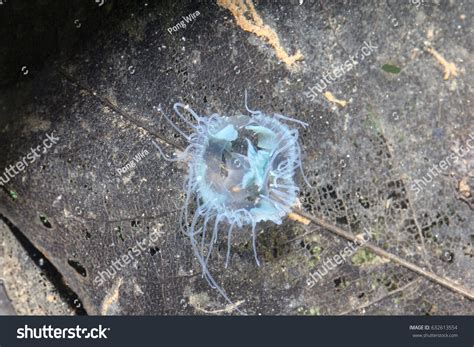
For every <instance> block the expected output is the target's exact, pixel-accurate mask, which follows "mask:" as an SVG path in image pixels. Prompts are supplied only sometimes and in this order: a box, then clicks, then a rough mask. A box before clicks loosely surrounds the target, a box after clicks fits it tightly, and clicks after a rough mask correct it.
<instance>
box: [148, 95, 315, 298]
mask: <svg viewBox="0 0 474 347" xmlns="http://www.w3.org/2000/svg"><path fill="white" fill-rule="evenodd" d="M245 108H246V109H247V111H248V112H249V115H243V114H241V115H237V116H232V117H225V116H220V115H218V114H213V115H211V116H208V117H207V116H199V115H198V114H196V112H194V111H193V110H192V109H191V108H189V107H188V106H185V105H183V104H180V103H176V104H175V105H174V110H175V112H176V114H177V115H178V116H179V117H180V118H181V120H182V121H183V122H184V123H185V124H186V125H187V126H189V128H190V129H191V132H190V133H189V134H188V133H185V132H184V131H183V130H182V129H180V128H179V127H178V126H177V125H176V124H175V123H174V122H173V121H172V120H171V119H170V118H169V117H168V116H167V115H166V114H165V113H164V112H162V114H163V116H164V117H165V119H166V120H167V121H168V122H169V124H170V125H171V126H172V127H173V128H174V129H175V130H176V131H177V132H178V133H179V134H181V135H182V136H183V137H184V138H185V139H186V140H187V141H188V143H189V145H188V147H187V148H186V150H185V151H184V153H182V154H181V155H179V156H177V157H175V158H168V157H167V156H166V155H165V154H164V153H163V151H162V149H161V148H160V146H158V145H157V144H156V143H154V144H155V146H156V148H157V149H158V151H159V152H160V154H161V155H162V157H163V158H165V159H166V160H169V161H177V160H185V161H187V162H188V176H187V179H186V183H185V193H186V198H185V203H184V206H183V209H182V216H181V217H182V223H181V225H185V227H183V231H184V233H185V234H186V235H187V236H188V237H189V239H190V241H191V245H192V248H193V251H194V253H195V255H196V258H197V259H198V260H199V263H200V265H201V267H202V272H203V277H205V278H206V279H207V281H208V282H209V284H210V285H211V286H212V287H214V288H216V289H217V290H218V291H219V292H220V293H221V294H222V296H223V297H224V298H225V299H226V300H227V301H229V302H231V301H230V299H229V298H228V296H227V295H226V293H225V291H224V290H223V289H222V288H221V287H220V286H218V285H217V283H216V281H215V280H214V279H213V277H212V276H211V274H210V273H209V270H208V266H207V264H208V261H209V257H210V255H211V252H212V249H213V245H214V244H215V243H217V240H218V237H219V231H220V226H224V227H223V228H224V230H226V236H227V255H226V263H225V266H226V267H227V266H228V263H229V259H230V252H231V242H232V233H233V231H235V230H236V229H239V230H240V229H242V228H243V227H244V226H249V227H250V228H246V229H251V233H252V234H251V236H252V244H253V252H254V256H255V260H256V263H257V265H259V260H258V257H257V250H256V226H257V223H259V222H263V221H271V222H273V223H276V224H281V223H282V220H283V219H284V218H285V216H286V215H287V214H288V213H290V212H291V210H292V207H293V206H294V204H295V203H296V201H297V197H298V191H299V188H298V186H297V184H296V183H295V173H296V171H297V170H298V169H300V170H301V173H302V176H303V178H304V180H305V182H306V183H307V184H308V185H309V183H308V182H307V180H306V177H305V176H304V174H303V169H302V163H301V158H300V157H301V149H300V146H299V144H298V130H297V129H294V128H291V127H289V126H288V125H287V124H285V123H284V121H287V122H293V123H298V124H300V125H302V126H304V127H306V126H307V124H306V123H304V122H301V121H299V120H296V119H292V118H290V117H286V116H283V115H280V114H274V115H273V116H268V115H265V114H263V113H262V112H260V111H253V110H250V109H249V108H248V107H247V95H245ZM182 110H186V111H188V112H189V113H190V114H191V115H192V117H193V118H194V122H190V121H189V120H188V119H187V118H186V117H185V116H183V114H182V113H181V111H182ZM160 111H161V108H160ZM192 199H194V201H195V204H196V208H195V211H194V212H193V214H192V215H191V214H190V211H189V210H190V208H189V206H190V203H191V201H192ZM209 233H210V234H209ZM206 235H207V236H208V237H206ZM199 240H200V242H199ZM206 240H209V243H208V244H205V242H206ZM206 246H207V247H206ZM206 249H207V251H206Z"/></svg>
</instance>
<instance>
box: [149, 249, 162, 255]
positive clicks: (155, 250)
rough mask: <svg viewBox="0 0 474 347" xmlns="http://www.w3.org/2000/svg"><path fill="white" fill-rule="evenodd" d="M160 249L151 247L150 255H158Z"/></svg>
mask: <svg viewBox="0 0 474 347" xmlns="http://www.w3.org/2000/svg"><path fill="white" fill-rule="evenodd" d="M159 251H160V249H159V248H158V247H151V248H150V255H151V256H154V255H155V254H156V253H158V252H159Z"/></svg>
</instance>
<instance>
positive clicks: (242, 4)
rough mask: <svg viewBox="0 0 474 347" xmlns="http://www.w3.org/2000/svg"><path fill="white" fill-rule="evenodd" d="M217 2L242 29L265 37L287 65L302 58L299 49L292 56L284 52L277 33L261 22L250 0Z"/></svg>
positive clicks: (222, 0)
mask: <svg viewBox="0 0 474 347" xmlns="http://www.w3.org/2000/svg"><path fill="white" fill-rule="evenodd" d="M217 4H218V5H219V6H221V7H223V8H225V9H227V10H229V11H230V12H231V13H232V15H233V16H234V18H235V21H236V23H237V25H238V26H239V27H241V28H242V29H243V30H245V31H248V32H251V33H254V34H255V35H257V36H260V37H263V38H265V39H266V40H267V41H268V43H269V44H270V45H271V46H272V47H273V48H274V50H275V53H276V56H277V58H278V59H280V60H281V61H282V62H284V63H285V64H286V65H287V66H288V67H292V65H293V64H294V63H295V62H297V61H300V60H303V54H301V52H300V51H299V50H298V51H297V52H296V53H295V54H294V55H292V56H289V55H288V53H286V51H285V49H284V48H283V47H282V45H281V43H280V39H279V37H278V35H277V33H276V32H275V31H274V30H273V29H272V28H270V27H269V26H268V25H266V24H264V23H263V20H262V17H260V15H259V14H258V12H257V11H256V10H255V6H254V4H253V2H252V0H217ZM246 15H247V17H246Z"/></svg>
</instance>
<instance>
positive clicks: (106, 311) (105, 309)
mask: <svg viewBox="0 0 474 347" xmlns="http://www.w3.org/2000/svg"><path fill="white" fill-rule="evenodd" d="M121 285H122V278H121V277H120V278H119V279H118V280H116V281H115V283H114V285H113V287H112V289H111V290H110V293H109V294H107V295H106V296H105V298H104V300H103V301H102V307H101V310H100V313H101V314H102V315H103V316H105V315H111V314H116V313H117V311H118V306H119V303H118V302H119V290H120V286H121Z"/></svg>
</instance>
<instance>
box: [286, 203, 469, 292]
mask: <svg viewBox="0 0 474 347" xmlns="http://www.w3.org/2000/svg"><path fill="white" fill-rule="evenodd" d="M294 212H296V213H298V214H300V215H301V216H303V217H305V218H308V219H309V220H310V221H311V222H313V223H314V224H316V225H319V226H321V227H323V228H325V229H327V230H329V231H331V232H333V233H334V234H336V235H339V236H341V237H343V238H345V239H347V240H349V241H352V242H354V241H360V240H359V238H357V236H356V235H353V234H352V233H350V232H348V231H346V230H344V229H341V228H339V227H337V226H335V225H332V224H330V223H328V222H326V221H324V220H323V219H320V218H318V217H315V216H312V215H310V214H308V213H306V212H304V211H301V210H294ZM360 247H364V248H366V249H368V250H370V251H371V252H373V253H375V254H377V255H379V256H381V257H384V258H386V259H389V260H391V261H393V262H394V263H396V264H398V265H401V266H403V267H405V268H407V269H409V270H411V271H413V272H416V273H417V274H419V275H422V276H424V277H426V278H428V279H429V280H431V281H432V282H435V283H437V284H439V285H442V286H444V287H446V288H449V289H451V290H452V291H454V292H456V293H458V294H461V295H463V296H465V297H466V298H468V299H469V300H474V293H473V292H472V290H470V289H468V288H465V287H463V286H461V285H459V284H457V283H455V282H454V281H453V280H451V279H448V278H444V277H441V276H438V275H437V274H435V273H433V272H431V271H426V270H424V269H423V268H421V267H419V266H418V265H415V264H413V263H410V262H409V261H407V260H405V259H403V258H400V257H399V256H397V255H395V254H392V253H389V252H387V251H385V250H383V249H382V248H380V247H378V246H375V245H373V244H372V243H370V242H366V243H364V244H362V245H361V246H360Z"/></svg>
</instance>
